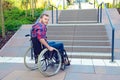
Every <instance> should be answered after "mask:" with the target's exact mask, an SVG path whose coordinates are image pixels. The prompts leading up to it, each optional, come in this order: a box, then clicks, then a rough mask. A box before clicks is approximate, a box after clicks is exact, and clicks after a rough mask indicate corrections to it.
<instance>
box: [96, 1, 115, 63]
mask: <svg viewBox="0 0 120 80" xmlns="http://www.w3.org/2000/svg"><path fill="white" fill-rule="evenodd" d="M102 6H104V8H105V12H106V15H107V17H108V20H109V23H110V25H111V28H112V50H111V53H112V54H111V61H112V62H114V38H115V37H114V34H115V27H114V25H113V23H112V20H111V17H110V15H109V12H108V9H107V7H106V5H105V3H104V2H102V3H101V4H100V5H99V6H98V22H99V23H102Z"/></svg>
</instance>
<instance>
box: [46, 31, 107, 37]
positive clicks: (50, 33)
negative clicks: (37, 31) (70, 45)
mask: <svg viewBox="0 0 120 80" xmlns="http://www.w3.org/2000/svg"><path fill="white" fill-rule="evenodd" d="M71 33H73V32H72V31H61V32H60V31H48V32H47V34H48V35H53V34H56V35H61V34H64V35H70V34H71ZM74 34H75V35H93V36H94V35H97V36H99V35H107V33H106V31H76V32H75V33H74Z"/></svg>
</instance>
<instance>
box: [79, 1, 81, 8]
mask: <svg viewBox="0 0 120 80" xmlns="http://www.w3.org/2000/svg"><path fill="white" fill-rule="evenodd" d="M80 8H81V1H80V0H79V9H80Z"/></svg>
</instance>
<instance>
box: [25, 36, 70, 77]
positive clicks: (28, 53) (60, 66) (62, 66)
mask: <svg viewBox="0 0 120 80" xmlns="http://www.w3.org/2000/svg"><path fill="white" fill-rule="evenodd" d="M27 36H30V35H26V37H27ZM30 42H31V39H30ZM54 50H55V51H56V52H57V53H56V54H57V55H58V58H59V63H58V64H57V63H56V62H55V60H54V59H53V58H55V57H54V56H52V57H51V58H46V59H44V60H46V61H45V65H46V66H44V67H46V69H45V70H43V69H42V65H43V63H42V61H43V60H41V59H42V57H43V55H44V54H46V52H47V51H49V50H48V49H47V48H45V49H43V50H42V51H41V52H40V54H39V56H38V64H35V61H34V60H35V59H34V52H33V47H32V42H31V46H30V47H29V48H28V50H27V51H26V53H25V55H24V65H25V66H26V67H27V68H28V69H30V70H36V69H39V71H40V73H41V74H43V75H44V76H53V75H55V74H57V73H58V72H59V70H60V69H62V70H64V69H65V64H64V63H62V57H61V54H60V52H59V51H58V50H57V49H54ZM64 52H65V55H64V56H65V57H64V58H65V59H67V60H68V56H67V54H66V51H64ZM27 56H28V57H29V60H33V61H32V63H30V65H29V62H27V60H28V59H27V58H28V57H27ZM44 57H45V56H44ZM65 59H64V60H65ZM29 60H28V61H29ZM49 60H50V61H51V62H50V61H49ZM53 60H54V61H53ZM53 65H57V69H56V70H54V71H53V72H46V71H47V69H48V67H49V66H51V67H52V66H53ZM52 68H53V67H52ZM52 68H51V69H52Z"/></svg>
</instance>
